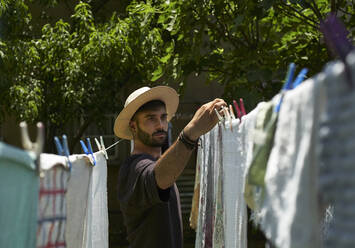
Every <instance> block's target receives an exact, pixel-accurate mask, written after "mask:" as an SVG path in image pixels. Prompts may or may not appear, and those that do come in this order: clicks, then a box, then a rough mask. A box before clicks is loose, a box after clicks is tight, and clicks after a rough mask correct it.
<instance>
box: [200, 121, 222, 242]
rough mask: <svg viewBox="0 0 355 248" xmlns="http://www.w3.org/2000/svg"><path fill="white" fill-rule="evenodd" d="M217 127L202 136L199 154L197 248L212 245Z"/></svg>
mask: <svg viewBox="0 0 355 248" xmlns="http://www.w3.org/2000/svg"><path fill="white" fill-rule="evenodd" d="M216 129H217V127H215V128H214V129H212V130H211V131H210V132H208V133H207V134H205V135H203V136H202V137H201V146H200V147H199V150H200V151H199V153H198V154H199V156H200V159H199V161H201V170H200V172H201V174H200V200H199V214H198V224H197V230H196V240H195V248H209V247H212V242H213V221H214V211H213V208H214V206H215V205H214V199H213V196H214V181H213V180H214V166H213V162H212V161H213V160H214V158H213V155H214V154H213V150H212V149H213V148H214V138H213V137H214V134H215V132H216Z"/></svg>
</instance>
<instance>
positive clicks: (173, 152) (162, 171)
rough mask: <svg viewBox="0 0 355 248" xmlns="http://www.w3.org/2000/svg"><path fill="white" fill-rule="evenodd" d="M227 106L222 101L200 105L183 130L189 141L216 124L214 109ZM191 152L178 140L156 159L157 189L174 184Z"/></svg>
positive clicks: (216, 100) (217, 100)
mask: <svg viewBox="0 0 355 248" xmlns="http://www.w3.org/2000/svg"><path fill="white" fill-rule="evenodd" d="M226 105H227V104H226V103H225V102H224V101H223V100H222V99H215V100H214V101H212V102H209V103H206V104H204V105H202V106H201V107H200V108H199V109H198V110H197V111H196V113H195V115H194V117H193V118H192V120H191V121H190V122H189V123H188V124H187V125H186V127H185V128H184V134H185V135H186V137H187V138H189V139H190V140H197V139H198V138H199V137H200V136H201V135H203V134H205V133H207V132H208V131H210V130H211V129H212V128H213V127H214V126H215V125H216V124H217V122H218V118H217V116H216V113H215V111H214V109H217V110H219V109H220V108H221V107H222V106H226ZM191 154H192V150H190V149H188V148H187V147H186V146H185V144H184V143H182V142H181V141H180V140H179V139H178V140H177V141H175V143H174V144H173V145H172V146H171V147H170V148H169V149H168V150H167V151H166V152H165V153H164V154H163V155H162V156H161V157H160V158H159V159H158V161H157V162H156V165H155V168H154V172H155V179H156V181H157V184H158V187H159V188H161V189H167V188H169V187H170V186H171V185H173V184H174V182H175V181H176V179H177V178H178V177H179V176H180V174H181V173H182V171H183V170H184V168H185V166H186V164H187V162H188V161H189V159H190V156H191Z"/></svg>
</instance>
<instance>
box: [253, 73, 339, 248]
mask: <svg viewBox="0 0 355 248" xmlns="http://www.w3.org/2000/svg"><path fill="white" fill-rule="evenodd" d="M323 78H324V75H323V74H322V73H321V74H319V75H317V76H316V77H314V78H313V79H309V80H307V81H305V82H303V83H302V84H301V85H300V86H298V87H297V88H296V89H294V90H291V91H288V92H286V93H285V97H284V98H283V102H282V106H281V110H280V113H279V117H278V122H277V129H276V132H275V139H274V146H273V148H272V150H271V153H270V157H269V160H268V163H267V171H266V174H265V198H264V201H263V204H262V207H261V212H260V215H261V216H260V220H261V228H262V230H263V231H264V232H265V235H266V237H267V238H268V239H269V240H270V241H271V242H272V243H273V244H274V245H275V246H276V247H280V248H281V247H282V248H291V247H292V248H317V247H319V245H320V236H319V234H320V226H319V223H320V222H319V216H318V215H319V214H318V213H319V210H318V205H317V184H316V181H317V157H316V156H315V152H316V146H315V145H316V138H317V134H318V132H317V130H318V127H319V113H320V112H321V111H322V108H323V106H324V100H325V99H324V94H323V91H324V90H323V84H322V82H321V81H322V79H323ZM334 247H335V246H334Z"/></svg>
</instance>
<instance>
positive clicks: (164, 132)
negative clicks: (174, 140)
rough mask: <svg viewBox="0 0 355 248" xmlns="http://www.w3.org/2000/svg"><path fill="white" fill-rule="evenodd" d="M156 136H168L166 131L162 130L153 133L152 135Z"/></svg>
mask: <svg viewBox="0 0 355 248" xmlns="http://www.w3.org/2000/svg"><path fill="white" fill-rule="evenodd" d="M156 134H165V135H168V132H167V131H164V130H158V131H156V132H154V133H153V134H152V135H156Z"/></svg>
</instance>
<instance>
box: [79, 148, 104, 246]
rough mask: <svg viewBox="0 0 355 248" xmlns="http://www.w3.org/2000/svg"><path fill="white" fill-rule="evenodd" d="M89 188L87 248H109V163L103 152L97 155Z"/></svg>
mask: <svg viewBox="0 0 355 248" xmlns="http://www.w3.org/2000/svg"><path fill="white" fill-rule="evenodd" d="M95 159H96V165H95V166H93V167H92V175H91V180H90V186H89V198H88V212H87V214H88V216H87V224H86V235H87V236H86V242H85V243H84V244H85V245H84V247H86V248H108V211H107V207H108V206H107V162H106V159H105V156H104V155H103V153H102V152H97V153H95Z"/></svg>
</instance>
